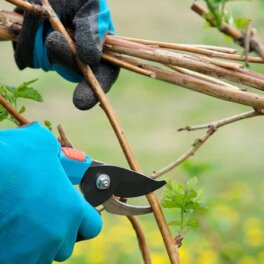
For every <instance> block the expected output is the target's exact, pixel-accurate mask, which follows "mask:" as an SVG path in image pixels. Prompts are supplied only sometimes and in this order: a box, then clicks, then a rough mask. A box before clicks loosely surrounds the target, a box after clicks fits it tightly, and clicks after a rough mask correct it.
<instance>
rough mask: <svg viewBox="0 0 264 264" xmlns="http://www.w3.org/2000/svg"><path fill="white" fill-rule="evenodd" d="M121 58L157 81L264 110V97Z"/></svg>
mask: <svg viewBox="0 0 264 264" xmlns="http://www.w3.org/2000/svg"><path fill="white" fill-rule="evenodd" d="M119 58H120V59H122V60H125V61H127V62H129V63H131V64H134V65H137V66H138V67H141V68H143V69H146V70H149V71H152V72H153V73H154V74H155V76H156V77H155V79H157V80H161V81H165V82H168V83H171V84H175V85H179V86H181V87H185V88H187V89H190V90H193V91H196V92H199V93H203V94H206V95H209V96H212V97H216V98H219V99H222V100H226V101H230V102H233V103H238V104H242V105H247V106H251V107H253V108H256V109H264V96H263V95H257V94H254V93H250V92H245V91H240V90H235V89H230V88H229V87H225V86H223V85H219V84H214V83H212V82H208V81H204V80H202V79H201V78H197V77H193V76H190V75H187V74H183V73H179V72H175V71H168V70H165V69H161V68H158V67H155V66H151V65H148V64H144V63H142V62H139V61H137V60H134V59H132V58H127V57H122V56H120V55H119Z"/></svg>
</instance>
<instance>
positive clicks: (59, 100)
mask: <svg viewBox="0 0 264 264" xmlns="http://www.w3.org/2000/svg"><path fill="white" fill-rule="evenodd" d="M108 2H109V5H110V7H111V8H112V13H113V19H114V21H115V25H116V31H117V32H118V33H119V34H120V35H125V36H132V37H138V38H145V39H154V40H162V41H168V42H175V43H199V44H212V45H225V46H230V47H235V45H234V44H233V43H230V42H227V41H226V40H225V38H224V37H223V36H222V35H220V34H219V33H218V32H217V31H216V30H214V29H205V27H204V22H203V21H202V19H201V18H200V17H198V16H197V15H196V14H194V13H192V12H191V11H190V10H189V7H190V5H191V3H192V1H189V0H188V1H186V0H185V1H183V0H167V1H159V0H152V1H150V0H137V1H124V0H109V1H108ZM229 6H230V7H231V8H232V9H233V11H234V14H236V15H239V16H240V17H251V18H252V19H253V20H254V22H255V24H256V26H257V27H258V29H259V30H260V33H261V35H262V37H263V38H264V12H263V10H264V2H263V0H258V1H257V0H252V1H241V2H239V3H238V2H237V1H234V3H233V4H232V5H229ZM0 7H1V9H11V8H12V6H11V5H9V4H5V3H3V1H2V3H1V4H0ZM0 45H1V52H0V56H1V57H0V58H1V59H0V73H1V75H0V82H1V83H5V84H11V85H17V84H20V83H21V82H23V81H28V80H31V79H35V78H38V79H39V80H38V82H37V83H36V84H34V87H36V88H37V89H39V91H40V92H41V93H42V94H43V96H44V100H45V101H44V103H41V104H39V103H30V104H29V103H27V105H28V110H27V114H26V117H27V118H28V119H30V120H42V121H43V120H45V119H48V120H50V121H51V122H52V124H53V127H54V130H55V127H56V125H57V124H62V126H63V127H64V129H65V130H66V132H67V134H68V135H69V137H70V138H71V141H72V142H73V143H74V145H75V146H76V148H79V149H82V150H84V151H86V152H87V153H89V154H90V155H91V156H92V157H93V158H95V159H98V160H103V161H105V162H107V163H112V164H118V165H120V166H125V167H127V163H126V160H125V158H124V156H123V154H122V152H121V150H120V147H119V144H118V142H117V140H116V138H115V136H114V133H113V131H112V129H111V127H110V125H109V123H108V121H107V119H106V117H105V115H104V113H103V111H102V110H101V109H100V107H98V106H96V107H95V108H94V109H92V110H91V111H89V112H80V111H77V110H76V109H75V108H74V107H73V105H72V103H71V100H72V92H73V89H74V84H71V83H68V82H66V81H64V80H62V79H61V78H60V77H58V76H57V75H56V74H55V73H43V72H42V71H39V70H29V69H27V70H24V71H19V70H18V69H17V68H16V66H15V63H14V61H13V51H12V48H11V45H10V43H0ZM253 69H257V70H258V71H260V72H263V73H264V67H263V66H259V67H255V68H253ZM109 98H110V100H111V102H112V104H113V107H114V109H115V110H116V113H117V114H118V116H119V118H120V120H121V123H122V125H123V128H124V131H125V132H126V134H127V137H128V139H129V142H130V143H131V145H132V146H133V149H134V151H135V153H136V156H137V158H138V160H139V163H140V164H141V166H142V168H143V170H144V172H145V173H146V174H147V175H149V174H151V173H152V171H153V170H157V169H160V168H162V167H164V166H165V165H167V164H168V163H170V162H172V161H174V160H175V159H176V158H177V157H178V156H179V155H180V154H181V153H183V152H184V151H185V150H186V149H187V148H189V147H190V145H191V144H192V142H193V141H194V140H195V139H196V138H197V137H199V136H200V135H201V134H202V133H203V132H202V131H200V132H192V133H187V132H186V133H185V132H183V133H178V132H177V129H178V128H179V127H182V126H185V125H192V124H200V123H207V122H209V121H213V120H217V119H221V118H224V117H226V116H229V115H233V114H237V113H240V112H243V111H248V110H249V109H248V108H247V107H243V106H240V105H236V104H232V103H228V102H224V101H220V100H217V99H214V98H210V97H207V96H205V95H201V94H198V93H195V92H191V91H188V90H186V89H184V88H181V87H176V86H172V85H168V84H165V83H162V82H159V81H154V80H150V79H147V78H145V77H141V76H138V75H136V74H134V73H130V72H127V71H125V70H123V71H122V73H121V75H120V78H119V79H118V81H117V83H116V84H115V85H114V87H113V89H112V91H111V92H110V93H109ZM262 124H263V119H262V118H255V119H252V120H247V121H242V122H239V123H237V124H232V125H230V126H228V127H224V128H223V129H221V130H219V132H217V133H216V134H215V135H214V136H213V137H212V139H210V140H209V142H208V143H207V144H206V145H205V146H204V147H203V148H202V149H201V150H200V151H199V152H198V154H197V155H196V156H195V157H193V158H191V159H190V162H189V163H188V164H185V165H184V166H180V167H179V168H177V169H176V170H174V171H172V172H171V173H169V175H167V177H170V178H174V179H177V180H178V181H181V182H185V181H186V180H187V179H188V177H189V176H190V174H192V175H196V176H198V180H199V185H200V186H201V187H204V188H205V192H206V193H205V198H204V200H205V202H206V203H207V204H208V206H209V210H208V212H207V214H205V215H204V216H203V217H202V222H203V225H202V226H203V227H202V228H198V229H197V230H195V231H191V232H189V233H188V234H187V235H186V238H185V239H184V242H183V246H182V247H181V248H180V255H181V259H182V263H183V264H188V263H198V264H204V263H206V264H207V263H208V264H218V263H239V264H254V263H264V221H263V218H264V209H263V203H264V193H263V189H264V179H263V176H264V172H263V171H264V168H263V160H262V159H263V153H264V140H263V134H264V126H263V125H262ZM8 126H10V124H8V123H3V124H1V128H4V127H8ZM159 194H160V193H159ZM130 202H131V203H138V202H139V203H146V201H145V200H143V201H130ZM176 213H177V212H173V211H172V212H171V211H170V210H168V211H167V210H166V211H165V214H166V216H167V218H168V220H170V219H172V218H173V217H175V216H173V214H176ZM102 216H103V219H104V228H103V232H102V234H101V235H100V236H99V237H98V238H96V239H94V240H91V241H86V242H82V243H79V244H78V245H77V246H76V247H75V250H74V253H73V256H72V258H71V259H70V260H68V261H66V262H65V263H67V264H72V263H75V264H79V263H91V264H101V263H116V264H132V263H133V264H134V263H142V260H141V256H140V253H139V250H138V245H137V240H136V237H135V234H134V232H133V230H132V228H130V224H129V222H128V220H127V219H126V218H124V217H118V216H113V215H109V214H107V213H103V215H102ZM139 219H140V221H141V223H142V225H143V228H144V231H145V233H146V238H147V241H148V243H149V245H150V248H151V252H152V257H153V263H154V264H160V263H162V264H163V263H164V264H166V263H169V260H168V258H167V256H166V252H165V249H164V246H163V243H162V239H161V237H160V235H159V232H158V228H157V225H156V223H155V220H154V218H153V217H152V216H142V217H139ZM173 232H174V234H175V235H176V231H175V230H174V229H173Z"/></svg>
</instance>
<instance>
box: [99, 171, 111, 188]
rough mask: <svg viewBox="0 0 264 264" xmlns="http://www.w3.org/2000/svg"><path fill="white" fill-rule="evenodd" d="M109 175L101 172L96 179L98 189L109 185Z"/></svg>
mask: <svg viewBox="0 0 264 264" xmlns="http://www.w3.org/2000/svg"><path fill="white" fill-rule="evenodd" d="M110 182H111V180H110V177H109V176H108V175H106V174H101V175H100V176H99V177H98V178H97V180H96V187H97V189H99V190H106V189H108V188H109V186H110Z"/></svg>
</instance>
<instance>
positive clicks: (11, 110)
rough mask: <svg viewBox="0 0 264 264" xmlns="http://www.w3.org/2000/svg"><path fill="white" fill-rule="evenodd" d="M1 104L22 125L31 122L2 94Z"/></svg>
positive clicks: (0, 97)
mask: <svg viewBox="0 0 264 264" xmlns="http://www.w3.org/2000/svg"><path fill="white" fill-rule="evenodd" d="M0 104H1V105H2V106H3V107H4V108H5V109H6V110H7V111H8V113H9V114H10V115H11V116H13V117H14V118H15V120H17V122H18V123H19V124H20V125H26V124H29V121H28V120H27V119H26V118H25V117H23V116H22V115H21V114H20V113H19V112H18V111H17V110H16V109H15V108H14V107H13V106H12V105H11V104H10V103H9V102H8V101H7V100H6V99H5V98H4V97H2V96H0Z"/></svg>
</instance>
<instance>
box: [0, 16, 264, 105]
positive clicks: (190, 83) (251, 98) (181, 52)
mask: <svg viewBox="0 0 264 264" xmlns="http://www.w3.org/2000/svg"><path fill="white" fill-rule="evenodd" d="M22 23H23V16H22V15H19V14H16V13H14V12H9V11H1V12H0V40H12V41H16V38H17V36H18V34H19V32H20V30H21V27H22ZM68 32H69V33H70V34H71V35H72V34H73V32H72V30H70V29H69V30H68ZM237 52H238V51H237V50H236V49H231V48H224V47H217V46H207V45H191V44H187V45H186V44H185V45H184V44H173V43H166V42H159V41H150V40H142V39H135V38H127V37H121V36H107V37H106V39H105V45H104V52H103V55H102V59H103V60H106V61H108V62H110V63H112V64H115V65H117V66H119V67H121V68H124V69H127V70H130V71H133V72H136V73H138V74H141V75H144V76H147V77H150V78H153V79H157V80H161V81H165V82H168V83H171V84H175V85H178V86H181V87H185V88H188V89H191V90H193V91H196V92H200V93H203V94H206V95H209V96H212V97H216V98H219V99H222V100H226V101H231V102H234V103H239V104H242V105H247V106H250V107H253V108H255V109H264V96H263V95H261V94H258V93H254V92H248V91H246V88H247V87H252V88H255V89H257V90H264V75H263V74H260V73H257V72H254V71H250V70H247V69H244V63H243V62H244V58H243V57H242V56H240V55H238V54H237ZM247 62H250V63H261V64H263V63H264V61H263V59H262V58H261V57H247ZM153 63H154V64H153ZM157 63H159V65H160V66H157ZM241 85H242V86H241ZM241 87H242V88H241Z"/></svg>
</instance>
